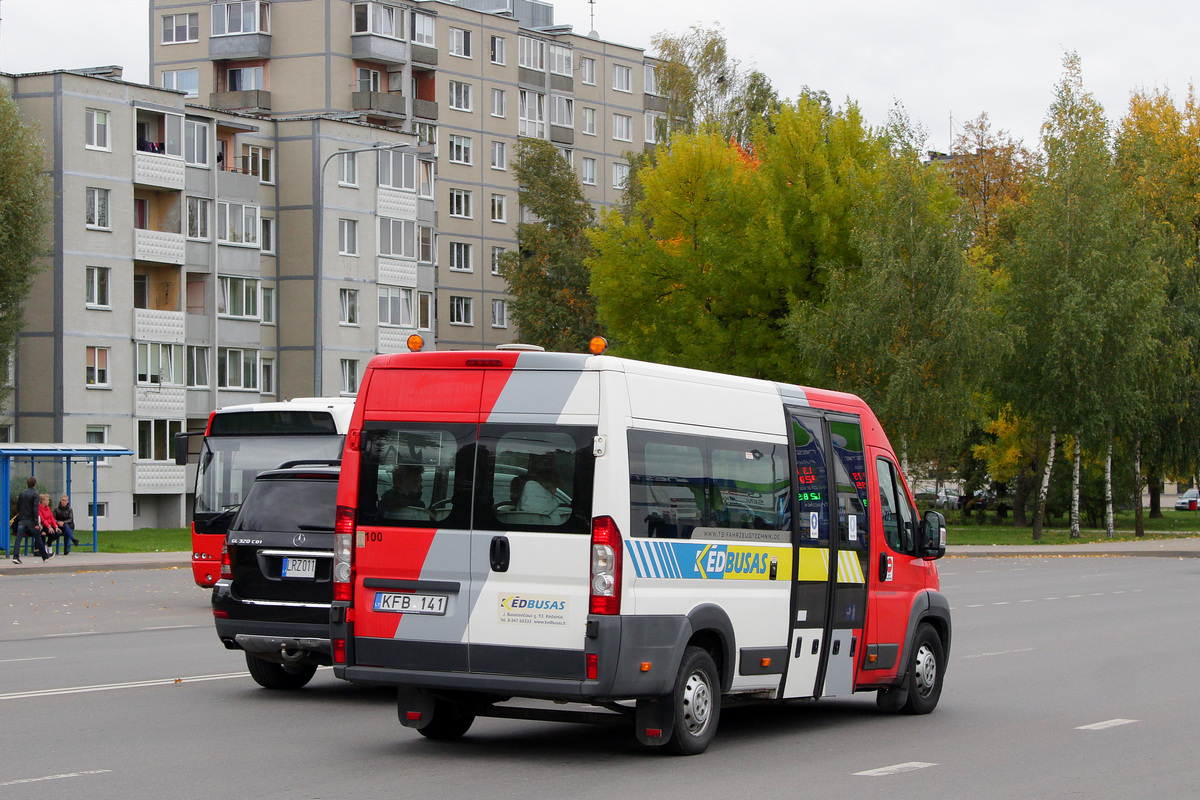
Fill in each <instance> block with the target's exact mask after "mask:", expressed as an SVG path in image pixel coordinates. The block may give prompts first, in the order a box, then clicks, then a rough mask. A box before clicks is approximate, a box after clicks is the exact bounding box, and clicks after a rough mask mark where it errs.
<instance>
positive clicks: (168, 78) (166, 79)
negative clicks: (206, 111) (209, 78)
mask: <svg viewBox="0 0 1200 800" xmlns="http://www.w3.org/2000/svg"><path fill="white" fill-rule="evenodd" d="M188 16H192V17H194V16H196V15H195V14H189V15H188ZM162 87H163V88H164V89H174V90H175V91H177V92H183V93H184V94H185V95H186V96H188V97H199V96H200V70H198V69H169V70H164V71H163V74H162Z"/></svg>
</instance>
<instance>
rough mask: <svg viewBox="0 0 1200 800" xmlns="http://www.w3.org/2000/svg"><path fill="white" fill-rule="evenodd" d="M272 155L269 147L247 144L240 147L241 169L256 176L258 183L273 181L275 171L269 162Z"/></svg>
mask: <svg viewBox="0 0 1200 800" xmlns="http://www.w3.org/2000/svg"><path fill="white" fill-rule="evenodd" d="M272 155H273V153H272V151H271V148H270V147H260V146H258V145H253V144H248V145H245V146H244V147H242V170H243V171H245V172H248V173H249V174H251V175H257V176H258V182H259V183H274V182H275V173H274V171H273V168H272V164H271V156H272Z"/></svg>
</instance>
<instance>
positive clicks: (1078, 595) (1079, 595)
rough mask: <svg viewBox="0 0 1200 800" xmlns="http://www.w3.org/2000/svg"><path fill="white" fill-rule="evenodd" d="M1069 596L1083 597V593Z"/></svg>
mask: <svg viewBox="0 0 1200 800" xmlns="http://www.w3.org/2000/svg"><path fill="white" fill-rule="evenodd" d="M1067 597H1083V595H1081V594H1069V595H1067Z"/></svg>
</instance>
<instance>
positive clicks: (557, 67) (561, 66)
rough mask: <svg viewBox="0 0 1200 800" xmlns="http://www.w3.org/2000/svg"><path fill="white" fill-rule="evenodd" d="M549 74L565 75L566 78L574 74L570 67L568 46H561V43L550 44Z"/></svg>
mask: <svg viewBox="0 0 1200 800" xmlns="http://www.w3.org/2000/svg"><path fill="white" fill-rule="evenodd" d="M549 57H550V74H552V75H566V76H567V77H568V78H570V77H572V76H573V75H574V71H573V70H572V68H571V62H572V60H573V58H572V51H571V48H569V47H563V46H562V45H561V44H552V45H550V53H549Z"/></svg>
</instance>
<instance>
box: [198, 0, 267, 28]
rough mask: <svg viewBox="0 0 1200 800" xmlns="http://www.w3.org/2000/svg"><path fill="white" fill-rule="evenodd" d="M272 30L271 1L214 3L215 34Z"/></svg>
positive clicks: (251, 0) (246, 0) (213, 25)
mask: <svg viewBox="0 0 1200 800" xmlns="http://www.w3.org/2000/svg"><path fill="white" fill-rule="evenodd" d="M270 32H271V4H270V3H265V2H262V0H245V1H244V2H241V3H213V7H212V35H213V36H232V35H235V34H239V33H270Z"/></svg>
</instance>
